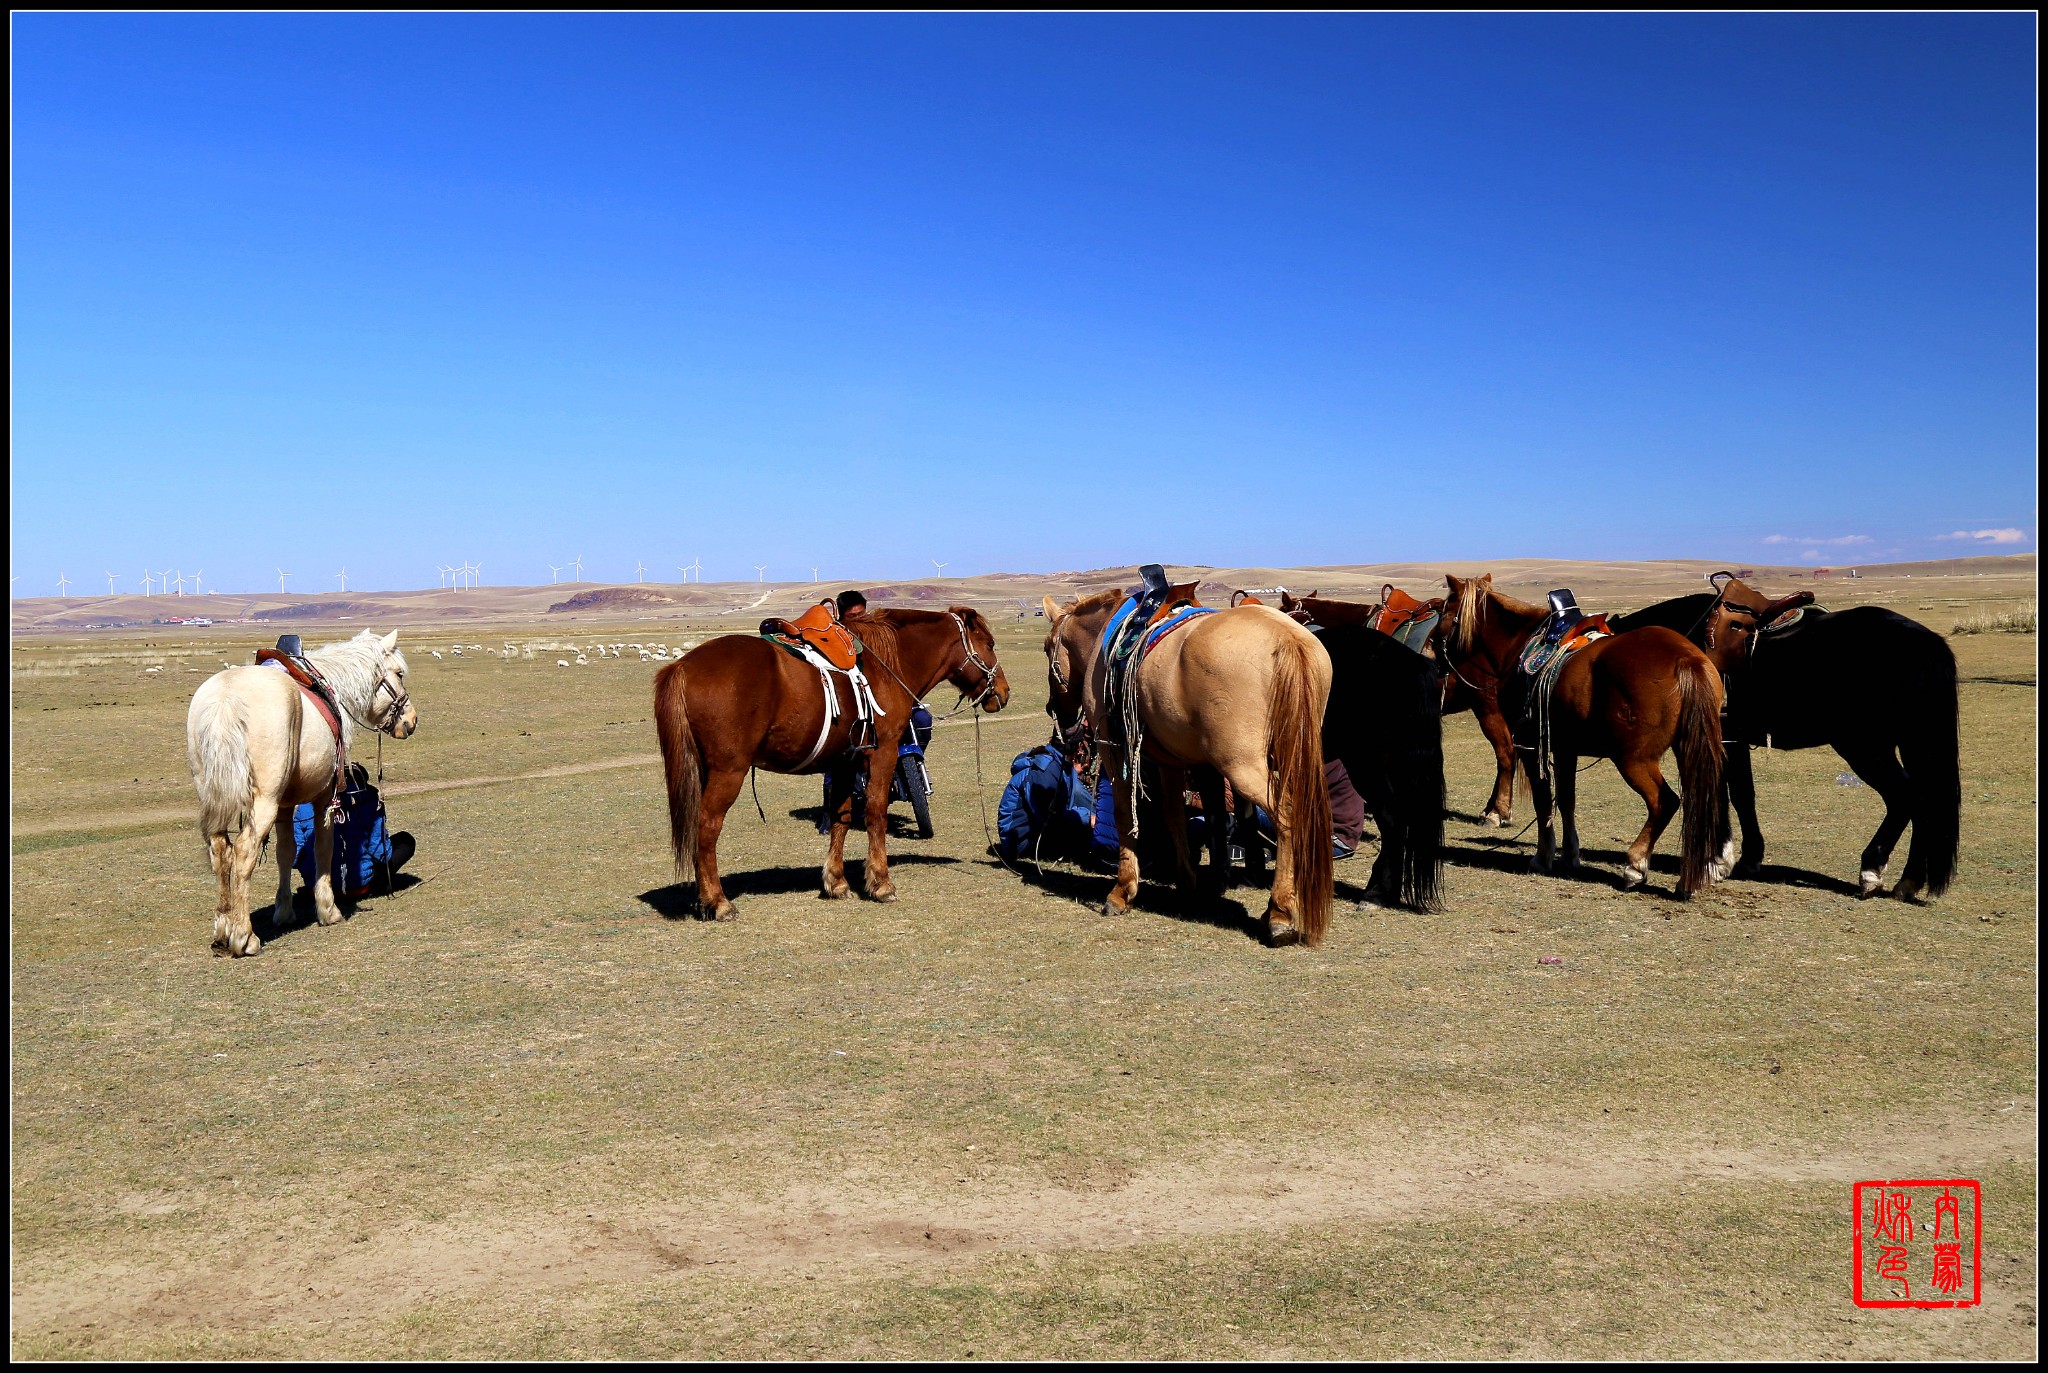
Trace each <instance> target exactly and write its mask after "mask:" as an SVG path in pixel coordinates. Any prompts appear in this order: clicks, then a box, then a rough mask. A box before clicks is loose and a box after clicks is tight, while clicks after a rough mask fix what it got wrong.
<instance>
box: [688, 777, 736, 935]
mask: <svg viewBox="0 0 2048 1373" xmlns="http://www.w3.org/2000/svg"><path fill="white" fill-rule="evenodd" d="M746 777H747V770H746V769H745V768H736V769H728V770H726V771H714V772H713V773H712V774H711V775H710V776H709V777H706V778H705V779H704V797H703V799H702V800H701V801H700V802H699V803H698V810H697V914H698V917H699V918H701V919H711V920H733V919H737V918H738V916H739V912H738V911H737V910H734V909H733V904H732V902H731V901H730V900H729V899H727V897H726V894H725V888H724V886H723V885H721V884H720V882H719V880H718V836H719V835H720V834H722V833H724V831H725V813H726V812H727V811H729V810H731V809H732V803H733V802H734V801H737V800H738V799H739V795H740V786H741V784H742V783H743V782H745V781H746Z"/></svg>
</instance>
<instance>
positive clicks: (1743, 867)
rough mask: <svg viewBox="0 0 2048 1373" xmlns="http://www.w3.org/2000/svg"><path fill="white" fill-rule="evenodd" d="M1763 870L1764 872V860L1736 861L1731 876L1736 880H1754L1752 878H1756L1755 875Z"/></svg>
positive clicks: (1748, 859) (1745, 859)
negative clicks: (1736, 878)
mask: <svg viewBox="0 0 2048 1373" xmlns="http://www.w3.org/2000/svg"><path fill="white" fill-rule="evenodd" d="M1763 870H1764V860H1763V859H1761V858H1744V859H1740V860H1738V861H1737V862H1736V864H1735V869H1734V873H1733V875H1734V876H1735V877H1738V878H1744V879H1754V878H1755V877H1756V875H1757V874H1758V873H1760V872H1762V871H1763Z"/></svg>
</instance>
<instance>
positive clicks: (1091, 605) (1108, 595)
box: [1060, 586, 1131, 619]
mask: <svg viewBox="0 0 2048 1373" xmlns="http://www.w3.org/2000/svg"><path fill="white" fill-rule="evenodd" d="M1130 594H1131V593H1130V592H1128V591H1126V590H1124V589H1123V588H1122V587H1120V586H1112V587H1108V588H1105V589H1104V590H1101V591H1091V592H1089V593H1088V594H1087V595H1086V596H1083V597H1082V598H1081V599H1080V600H1078V601H1075V602H1074V603H1073V604H1072V605H1070V606H1068V607H1066V608H1065V609H1064V610H1062V611H1060V618H1061V619H1065V618H1066V617H1067V616H1069V615H1085V614H1087V613H1088V612H1089V611H1091V610H1114V609H1116V608H1117V607H1118V606H1120V605H1122V604H1123V603H1124V598H1125V597H1127V596H1129V595H1130Z"/></svg>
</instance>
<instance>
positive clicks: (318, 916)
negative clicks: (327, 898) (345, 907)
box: [313, 908, 341, 925]
mask: <svg viewBox="0 0 2048 1373" xmlns="http://www.w3.org/2000/svg"><path fill="white" fill-rule="evenodd" d="M313 918H314V919H315V920H317V921H319V922H320V923H321V924H323V925H339V924H340V923H341V911H340V909H339V908H336V909H334V910H331V911H322V910H316V911H314V912H313Z"/></svg>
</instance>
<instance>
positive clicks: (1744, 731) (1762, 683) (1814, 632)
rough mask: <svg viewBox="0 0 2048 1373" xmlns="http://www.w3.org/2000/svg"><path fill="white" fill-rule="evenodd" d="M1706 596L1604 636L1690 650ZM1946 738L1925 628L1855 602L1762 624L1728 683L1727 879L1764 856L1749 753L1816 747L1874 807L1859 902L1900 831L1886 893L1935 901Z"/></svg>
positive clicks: (1876, 885) (1936, 652) (1664, 604)
mask: <svg viewBox="0 0 2048 1373" xmlns="http://www.w3.org/2000/svg"><path fill="white" fill-rule="evenodd" d="M1714 600H1715V596H1714V595H1713V594H1712V593H1702V594H1700V595H1696V596H1680V597H1678V598H1677V599H1676V600H1670V601H1660V602H1658V603H1657V604H1656V605H1653V606H1648V607H1646V608H1645V609H1642V610H1638V611H1635V612H1633V613H1632V614H1628V615H1622V616H1618V617H1616V618H1615V620H1614V621H1613V624H1614V628H1615V629H1616V631H1618V632H1619V631H1626V630H1630V629H1640V628H1642V627H1643V626H1645V625H1663V626H1664V627H1665V628H1667V629H1675V630H1677V631H1678V632H1679V633H1681V634H1686V635H1691V636H1695V641H1696V642H1697V641H1698V640H1697V636H1698V635H1699V633H1700V628H1701V625H1702V624H1703V623H1704V622H1705V619H1706V614H1707V611H1708V609H1709V607H1711V606H1712V605H1713V603H1714ZM1702 646H1703V647H1704V646H1705V645H1702ZM1956 731H1957V725H1956V655H1955V653H1954V652H1953V651H1952V650H1951V649H1950V648H1949V646H1948V642H1947V641H1946V640H1945V639H1943V638H1942V637H1941V636H1940V635H1939V634H1936V633H1935V632H1934V631H1933V630H1931V629H1929V628H1927V626H1925V625H1923V624H1920V623H1918V622H1916V621H1913V620H1909V619H1907V618H1906V617H1905V616H1903V615H1900V614H1897V613H1896V612H1894V611H1890V610H1886V609H1884V608H1882V607H1880V606H1856V607H1854V608H1852V609H1849V610H1837V611H1827V610H1822V609H1820V608H1818V607H1809V608H1807V609H1806V610H1805V611H1804V612H1802V613H1801V614H1800V615H1799V616H1798V617H1796V618H1794V619H1791V620H1789V621H1787V622H1783V623H1781V624H1779V625H1775V626H1772V627H1769V628H1767V629H1766V630H1765V631H1764V632H1763V633H1761V634H1759V635H1758V636H1757V638H1756V641H1755V643H1754V645H1753V647H1752V648H1751V650H1750V656H1749V661H1748V662H1747V663H1745V664H1744V665H1743V666H1741V667H1740V668H1738V669H1736V671H1735V673H1734V674H1733V676H1732V677H1731V678H1730V680H1729V683H1728V717H1727V724H1726V729H1725V732H1726V734H1727V745H1728V750H1727V762H1726V764H1725V766H1724V768H1723V771H1722V779H1723V785H1724V786H1725V787H1726V789H1727V794H1728V799H1729V800H1731V801H1732V802H1733V803H1734V805H1735V812H1736V815H1737V816H1738V817H1740V819H1741V821H1742V856H1741V859H1740V861H1739V862H1738V863H1737V864H1736V867H1735V871H1736V873H1737V874H1738V875H1742V876H1749V875H1753V874H1754V873H1755V872H1756V871H1757V869H1758V868H1759V867H1760V866H1761V865H1762V863H1763V856H1764V836H1763V830H1762V829H1761V828H1759V827H1758V824H1757V817H1756V784H1755V779H1754V777H1753V775H1752V773H1751V772H1750V759H1749V750H1750V748H1751V747H1753V746H1755V745H1758V744H1767V745H1768V746H1770V747H1772V748H1817V747H1819V746H1820V745H1822V744H1827V745H1830V746H1832V747H1833V748H1834V750H1835V752H1837V753H1839V754H1841V755H1842V761H1844V762H1846V763H1847V764H1848V765H1849V767H1850V770H1851V771H1853V772H1854V773H1855V774H1856V775H1857V776H1858V777H1860V778H1862V779H1863V780H1864V781H1865V782H1866V783H1868V784H1869V785H1870V787H1871V788H1872V789H1873V790H1874V791H1876V792H1877V794H1878V795H1879V796H1880V797H1881V798H1883V800H1884V807H1885V813H1884V821H1883V823H1882V824H1880V825H1879V826H1878V827H1877V833H1876V834H1874V835H1872V836H1871V839H1870V843H1869V845H1868V846H1867V847H1866V848H1865V849H1864V850H1863V869H1862V872H1861V874H1860V879H1861V887H1862V894H1863V895H1864V896H1872V895H1875V894H1876V893H1877V891H1878V890H1879V889H1880V888H1881V887H1882V886H1883V885H1884V869H1885V864H1886V863H1887V862H1888V861H1889V860H1890V858H1891V855H1892V849H1893V847H1894V846H1895V845H1896V844H1897V843H1898V842H1899V836H1900V835H1901V834H1902V833H1904V832H1905V829H1906V826H1907V825H1908V824H1909V823H1910V824H1911V825H1912V827H1913V839H1912V843H1911V844H1910V845H1909V846H1908V848H1907V850H1906V870H1905V872H1904V874H1903V875H1902V876H1901V877H1900V879H1899V884H1898V886H1897V888H1895V889H1894V892H1893V894H1894V895H1896V896H1900V897H1904V898H1912V897H1914V896H1917V895H1919V894H1920V893H1922V892H1925V893H1926V894H1927V895H1928V896H1930V897H1935V896H1940V895H1941V894H1942V893H1943V892H1945V891H1947V890H1948V886H1949V883H1950V882H1951V881H1952V880H1953V879H1954V877H1955V871H1956V846H1957V844H1958V842H1959V836H1960V831H1961V823H1962V805H1963V788H1962V777H1961V773H1960V770H1959V766H1958V761H1957V748H1958V744H1957V732H1956Z"/></svg>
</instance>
